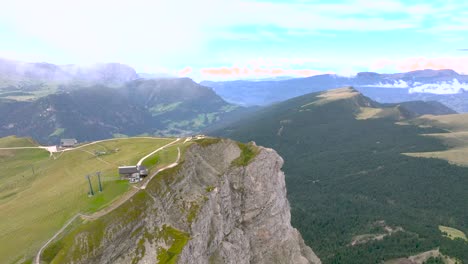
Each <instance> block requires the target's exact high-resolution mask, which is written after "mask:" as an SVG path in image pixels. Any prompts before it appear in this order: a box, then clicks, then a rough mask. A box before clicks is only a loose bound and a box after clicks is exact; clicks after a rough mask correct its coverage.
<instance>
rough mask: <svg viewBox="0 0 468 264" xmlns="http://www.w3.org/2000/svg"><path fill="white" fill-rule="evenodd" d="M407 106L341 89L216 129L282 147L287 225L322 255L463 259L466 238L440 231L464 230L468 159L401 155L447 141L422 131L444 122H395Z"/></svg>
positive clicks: (332, 259) (366, 259) (370, 259)
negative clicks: (431, 254)
mask: <svg viewBox="0 0 468 264" xmlns="http://www.w3.org/2000/svg"><path fill="white" fill-rule="evenodd" d="M412 106H413V107H414V106H415V105H412ZM429 107H430V106H428V105H424V109H425V110H424V111H427V109H428V108H429ZM417 109H420V110H421V109H422V108H421V107H420V106H419V107H417ZM408 111H410V110H408V108H406V109H403V108H402V106H399V105H393V106H389V105H387V106H382V105H380V104H377V103H375V102H373V101H371V100H370V99H368V98H366V97H364V96H362V95H361V94H359V93H358V92H357V91H355V90H353V89H351V88H348V89H341V90H335V91H331V92H325V93H315V94H308V95H305V96H301V97H297V98H293V99H291V100H288V101H285V102H282V103H279V104H275V105H273V106H270V107H267V108H266V109H264V110H262V111H260V112H259V113H257V114H256V115H254V116H253V117H250V118H246V119H244V120H242V121H240V122H238V123H236V124H233V125H231V126H229V127H227V128H225V129H223V130H220V131H218V132H217V133H215V134H217V135H222V136H225V137H231V138H234V139H237V140H241V141H250V140H254V141H255V142H256V143H257V144H261V145H265V146H269V147H272V148H274V149H275V150H277V151H278V152H279V153H280V154H281V155H282V156H283V158H284V159H285V165H284V170H285V173H286V182H287V188H288V196H289V200H290V202H291V206H292V221H293V226H295V227H297V228H298V229H299V230H300V232H301V234H302V235H303V237H304V239H305V240H306V243H307V244H308V245H309V246H311V247H312V248H313V249H314V250H315V251H316V253H317V254H318V255H319V257H320V258H321V259H322V261H323V262H324V263H380V262H382V261H387V260H391V259H395V258H400V257H406V256H410V255H414V254H418V253H421V252H425V251H428V250H432V249H435V248H438V247H440V251H441V253H442V254H445V255H448V256H451V257H454V258H457V259H459V260H463V262H464V263H468V243H467V242H466V241H464V240H462V239H459V238H458V239H455V240H452V239H449V238H447V237H445V236H444V235H443V233H441V231H440V230H439V226H440V225H442V226H449V227H452V228H456V229H459V230H461V231H462V232H464V233H468V203H467V201H468V190H467V188H466V187H467V186H468V177H467V175H468V168H464V167H459V166H455V165H451V164H449V163H448V162H447V161H443V160H439V159H423V158H416V157H409V156H406V155H402V153H408V152H428V151H436V150H444V149H446V148H447V146H446V145H444V144H443V142H442V141H440V140H439V139H436V138H433V137H426V136H421V134H427V133H437V132H444V130H442V129H438V128H434V127H427V126H425V127H418V126H413V125H403V123H402V121H404V120H406V118H407V117H408V116H409V117H414V116H417V115H418V114H417V111H416V112H412V114H410V115H408ZM434 111H436V112H437V111H438V110H437V109H436V110H434Z"/></svg>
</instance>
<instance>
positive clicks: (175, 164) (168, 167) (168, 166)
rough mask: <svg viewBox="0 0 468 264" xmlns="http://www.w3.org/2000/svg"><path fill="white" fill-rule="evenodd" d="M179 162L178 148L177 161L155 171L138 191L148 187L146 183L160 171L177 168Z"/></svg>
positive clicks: (178, 149) (178, 152) (178, 150)
mask: <svg viewBox="0 0 468 264" xmlns="http://www.w3.org/2000/svg"><path fill="white" fill-rule="evenodd" d="M179 160H180V148H177V159H176V161H175V162H174V163H172V164H169V165H167V166H166V167H163V168H161V169H159V170H157V171H155V172H154V173H153V174H151V175H150V177H149V178H148V180H147V181H145V182H144V183H143V185H142V186H141V187H140V189H142V190H144V189H146V186H147V185H148V183H149V182H150V181H151V180H152V179H153V178H154V176H156V175H157V174H158V173H160V172H161V171H163V170H167V169H170V168H173V167H175V166H177V165H178V164H179Z"/></svg>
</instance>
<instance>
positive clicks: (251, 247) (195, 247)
mask: <svg viewBox="0 0 468 264" xmlns="http://www.w3.org/2000/svg"><path fill="white" fill-rule="evenodd" d="M257 148H258V149H257V150H258V154H257V155H256V156H255V158H254V159H253V160H252V161H251V162H250V163H249V164H248V165H246V166H238V165H236V162H233V161H234V160H236V159H237V158H238V157H239V156H240V154H241V150H240V148H239V146H238V144H237V143H236V142H234V141H231V140H221V141H219V142H217V143H214V144H208V145H205V146H202V145H199V144H194V145H192V146H191V147H189V148H188V150H187V151H186V153H185V155H184V161H183V163H182V164H181V165H179V166H178V167H176V168H174V169H173V170H172V171H166V172H164V173H161V174H160V175H158V176H156V177H155V178H154V179H153V180H152V181H151V182H150V183H149V184H148V186H147V188H146V189H145V190H141V191H140V192H139V193H137V194H136V195H135V196H134V198H132V199H130V200H129V201H127V202H126V203H125V204H123V205H122V206H121V207H119V208H117V209H116V210H114V211H113V212H111V213H109V214H108V215H106V216H104V217H102V218H100V219H98V220H95V221H91V222H88V223H84V224H83V225H84V226H82V227H81V230H82V231H80V232H76V231H75V232H72V233H70V234H69V235H68V239H67V238H65V239H64V240H63V241H72V242H64V243H63V244H62V245H63V249H62V251H61V260H62V262H67V263H122V264H123V263H166V262H168V261H174V260H177V263H183V264H186V263H194V264H205V263H206V264H211V263H233V264H234V263H235V264H242V263H269V264H270V263H298V264H309V263H311V264H312V263H313V264H317V263H321V262H320V260H319V259H318V257H317V256H316V255H315V254H314V252H313V251H312V250H311V249H310V248H309V247H308V246H306V245H305V244H304V241H303V239H302V237H301V235H300V234H299V232H298V231H297V230H296V229H294V228H293V227H292V226H291V224H290V220H291V215H290V207H289V203H288V200H287V199H286V186H285V181H284V173H283V172H282V171H281V166H282V165H283V160H282V158H281V157H280V156H279V155H278V154H277V153H276V152H275V151H274V150H272V149H267V148H263V147H257ZM87 230H100V232H102V234H104V235H103V236H102V237H98V236H96V234H95V233H90V232H88V231H87Z"/></svg>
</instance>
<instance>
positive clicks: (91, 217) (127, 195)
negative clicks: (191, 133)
mask: <svg viewBox="0 0 468 264" xmlns="http://www.w3.org/2000/svg"><path fill="white" fill-rule="evenodd" d="M179 140H180V138H177V139H176V140H174V141H172V142H171V143H169V144H166V145H164V146H162V147H160V148H158V149H157V150H156V151H153V152H152V153H150V155H147V156H145V157H144V158H143V159H142V160H140V161H143V160H144V159H146V158H147V157H149V156H151V155H153V154H154V153H156V152H158V151H160V150H162V149H164V148H166V147H168V146H170V145H172V144H174V143H176V142H177V141H179ZM177 151H178V153H177V160H176V161H175V162H174V163H172V164H169V165H167V166H165V167H163V168H161V169H159V170H157V171H155V172H154V173H153V174H151V176H150V177H149V178H148V180H146V181H145V182H144V184H143V185H142V186H141V187H137V186H132V187H133V188H132V189H131V190H129V191H128V192H126V193H125V194H124V195H123V196H121V197H119V198H118V199H117V200H115V201H114V202H112V204H110V205H109V206H107V207H106V208H104V209H102V210H99V211H98V212H96V213H93V214H90V215H86V214H82V213H78V214H76V215H75V216H73V217H72V218H71V219H70V220H69V221H68V222H67V223H66V224H65V225H64V226H63V227H62V228H61V229H60V230H58V231H57V233H55V234H54V235H53V236H52V237H51V238H50V239H49V240H47V242H46V243H45V244H44V245H43V246H42V247H41V248H40V249H39V252H37V255H36V257H35V260H34V263H35V264H40V263H41V254H42V252H43V251H44V249H45V248H47V246H48V245H49V244H50V243H51V242H52V241H53V240H54V239H56V238H57V237H58V236H59V235H60V234H61V233H62V232H63V231H64V230H65V229H66V228H67V227H68V226H69V225H70V224H71V223H72V222H73V221H74V220H75V219H76V218H77V217H81V218H82V219H84V220H91V221H92V220H96V219H98V218H100V217H102V216H104V215H106V214H108V213H110V212H112V211H113V210H115V209H116V208H118V207H119V206H121V205H122V204H123V203H125V202H126V201H128V200H129V199H130V198H132V197H133V196H134V195H135V194H136V193H137V192H138V191H140V190H144V189H146V186H147V185H148V183H149V182H150V181H151V180H152V179H153V178H154V176H156V175H157V174H158V173H160V172H162V171H164V170H167V169H170V168H173V167H175V166H177V165H178V164H179V160H180V148H177Z"/></svg>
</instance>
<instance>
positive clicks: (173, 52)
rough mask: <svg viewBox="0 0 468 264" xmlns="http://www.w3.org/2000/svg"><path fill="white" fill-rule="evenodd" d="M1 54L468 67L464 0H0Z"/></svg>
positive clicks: (325, 69) (246, 64) (277, 69)
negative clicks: (1, 1)
mask: <svg viewBox="0 0 468 264" xmlns="http://www.w3.org/2000/svg"><path fill="white" fill-rule="evenodd" d="M0 57H2V58H8V59H14V60H19V61H27V62H49V63H55V64H80V65H89V64H94V63H103V62H119V63H123V64H127V65H130V66H132V67H133V68H135V69H136V70H137V72H145V73H163V74H169V75H173V76H181V77H182V76H187V77H191V78H194V79H196V80H225V79H255V78H268V77H277V76H293V77H298V76H312V75H317V74H324V73H335V74H339V75H344V76H351V75H354V74H356V73H357V72H362V71H376V72H382V73H391V72H402V71H411V70H419V69H446V68H451V69H454V70H456V71H457V72H459V73H466V74H468V1H461V0H456V1H453V0H443V1H439V0H434V1H430V0H425V1H422V0H405V1H397V0H379V1H374V0H356V1H351V0H328V1H320V0H310V1H308V0H291V1H285V0H269V1H268V0H167V1H166V0H151V1H150V0H148V1H147V0H131V1H130V0H126V1H122V0H113V1H110V0H75V1H68V0H41V1H34V0H29V1H26V0H15V1H3V3H2V5H1V8H0Z"/></svg>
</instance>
